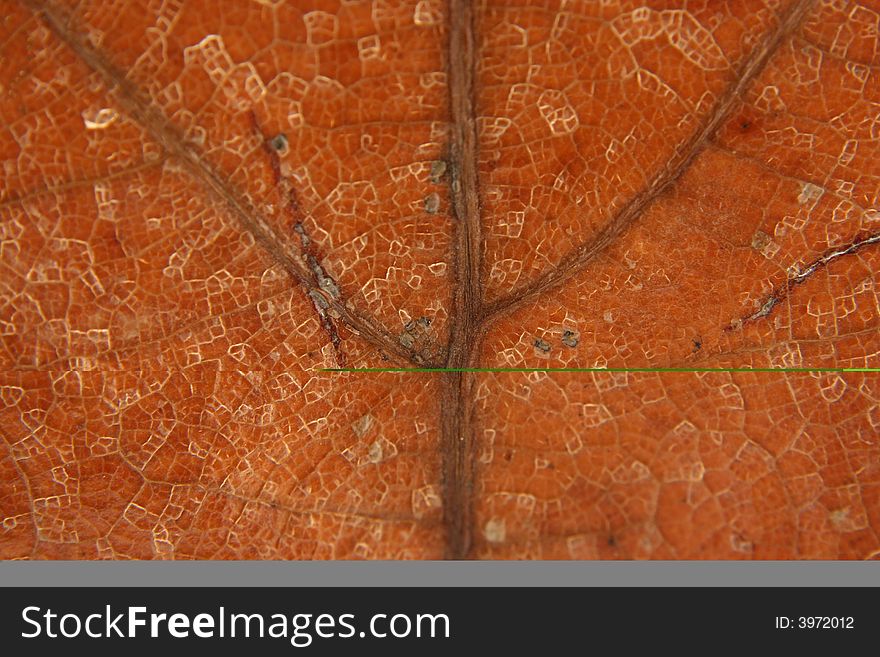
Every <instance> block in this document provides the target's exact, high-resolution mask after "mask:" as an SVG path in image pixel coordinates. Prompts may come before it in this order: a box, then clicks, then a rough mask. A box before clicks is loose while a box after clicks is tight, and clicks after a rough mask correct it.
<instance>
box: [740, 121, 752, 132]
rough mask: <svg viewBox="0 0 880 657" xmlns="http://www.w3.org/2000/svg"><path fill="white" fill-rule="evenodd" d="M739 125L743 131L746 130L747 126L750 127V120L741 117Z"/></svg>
mask: <svg viewBox="0 0 880 657" xmlns="http://www.w3.org/2000/svg"><path fill="white" fill-rule="evenodd" d="M739 127H740V129H741V130H742V131H743V132H746V131H747V130H748V129H749V128H751V127H752V122H751V121H749V120H748V119H743V120H742V121H740V122H739Z"/></svg>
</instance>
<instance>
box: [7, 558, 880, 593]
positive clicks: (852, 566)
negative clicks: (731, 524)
mask: <svg viewBox="0 0 880 657" xmlns="http://www.w3.org/2000/svg"><path fill="white" fill-rule="evenodd" d="M0 586H25V587H44V586H75V587H83V586H114V587H122V586H128V587H132V586H146V587H153V586H156V587H168V586H187V587H189V586H230V587H240V586H259V587H272V586H320V587H326V586H407V587H409V586H443V587H447V586H501V587H505V586H529V587H532V586H552V587H567V586H568V587H570V586H673V587H674V586H723V587H729V586H846V587H853V586H880V564H877V563H875V562H870V561H762V562H730V561H727V562H719V561H675V562H670V561H651V562H621V561H616V562H613V561H586V562H585V561H580V562H577V561H575V562H571V561H568V562H560V561H545V562H534V561H531V562H499V561H490V562H449V561H445V562H441V561H428V562H424V561H423V562H391V561H380V562H375V561H373V562H353V561H336V562H317V561H291V562H278V561H268V562H267V561H252V562H241V561H199V562H150V561H134V562H120V561H105V562H88V561H77V562H71V561H5V562H0Z"/></svg>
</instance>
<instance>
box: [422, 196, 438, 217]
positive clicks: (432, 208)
mask: <svg viewBox="0 0 880 657" xmlns="http://www.w3.org/2000/svg"><path fill="white" fill-rule="evenodd" d="M439 209H440V195H439V194H437V193H436V192H434V193H433V194H428V195H427V196H426V197H425V212H428V213H429V214H437V210H439Z"/></svg>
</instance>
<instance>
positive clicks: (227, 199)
mask: <svg viewBox="0 0 880 657" xmlns="http://www.w3.org/2000/svg"><path fill="white" fill-rule="evenodd" d="M22 2H23V3H24V4H25V6H27V7H28V8H29V9H31V11H33V12H34V13H35V14H37V15H38V16H39V17H41V18H42V20H43V22H44V23H45V24H46V26H47V27H48V28H49V29H50V30H51V31H52V32H53V34H55V36H56V37H58V39H60V40H61V42H63V43H64V44H65V45H67V46H68V47H69V48H70V49H71V50H72V51H73V52H74V53H75V54H76V55H77V57H79V59H80V60H81V61H82V62H84V63H85V64H86V65H87V66H88V67H89V68H90V69H91V70H93V71H95V72H96V73H98V74H99V75H100V76H101V78H102V79H103V81H104V83H105V84H106V85H107V87H108V89H110V90H111V92H113V93H114V98H115V100H116V101H117V102H118V103H119V105H120V107H121V108H122V109H123V110H124V111H125V113H126V114H128V116H129V117H130V118H131V119H132V120H133V121H135V122H136V123H138V124H139V125H140V126H141V127H143V128H144V129H145V130H146V131H147V132H148V133H149V135H150V136H151V137H152V138H153V139H155V140H156V141H157V142H158V143H159V145H160V146H162V148H163V149H164V150H165V152H166V153H168V154H169V155H171V156H172V157H174V158H175V159H176V160H177V161H179V162H180V163H181V164H183V165H184V166H185V168H186V169H187V171H189V173H190V174H191V175H192V176H193V177H194V178H195V179H196V180H198V181H200V182H201V183H202V184H203V185H204V186H205V187H206V188H207V189H208V190H209V191H210V192H211V193H212V195H213V196H214V197H215V198H216V199H217V200H219V201H220V202H222V203H223V204H224V205H226V206H227V207H228V208H229V209H230V210H231V211H232V214H233V216H234V217H235V218H236V219H237V220H238V222H239V224H240V225H241V226H242V228H243V229H244V230H245V231H246V232H248V233H250V234H251V235H252V236H253V238H254V240H255V241H256V242H257V244H259V245H260V246H261V247H262V248H264V249H265V250H266V251H267V252H268V253H269V255H271V256H272V258H274V260H275V261H276V262H277V263H278V264H279V265H281V266H282V267H283V268H284V270H285V271H286V272H287V273H288V275H289V276H290V277H291V278H292V279H293V280H295V281H296V282H297V283H299V284H300V285H301V286H302V287H303V288H304V289H305V291H306V293H307V294H308V295H309V296H310V298H312V299H314V295H319V296H320V297H321V298H323V299H325V301H326V303H327V312H328V313H329V312H331V311H332V313H333V314H335V315H337V316H338V317H339V319H340V320H341V321H343V322H344V323H345V324H347V325H348V326H349V328H350V329H351V330H352V331H353V332H355V333H357V334H358V335H360V336H361V337H362V338H363V339H365V340H366V341H367V342H369V343H371V344H373V345H375V346H376V347H378V348H379V349H380V350H382V351H383V352H384V353H387V354H388V355H391V356H396V357H397V358H398V359H400V360H402V361H405V362H409V363H412V364H414V365H417V364H419V363H418V361H416V360H414V359H413V355H412V354H411V353H410V352H409V351H408V350H406V349H405V348H404V347H403V346H402V345H401V344H400V343H399V342H398V341H397V340H396V339H395V338H394V337H393V336H391V335H389V334H388V333H387V331H385V330H384V328H382V327H381V326H379V325H378V324H377V323H376V322H374V321H372V320H370V319H368V318H366V317H363V316H362V315H360V314H359V313H356V312H354V311H353V310H351V309H349V308H347V307H346V305H345V303H344V302H343V300H341V299H334V298H332V297H331V295H329V294H327V293H326V292H325V291H324V290H323V289H322V287H321V285H320V281H318V280H317V279H316V277H315V274H314V272H313V271H312V270H311V269H310V268H309V266H308V264H307V263H306V262H304V260H303V258H302V257H301V254H300V253H298V252H296V250H295V249H294V248H292V247H291V245H290V243H289V242H288V241H286V240H284V239H282V238H281V237H280V236H279V235H278V234H277V233H276V232H275V231H274V230H273V228H272V227H271V225H270V223H269V221H268V219H267V218H266V217H265V215H264V214H263V212H262V211H261V210H260V209H259V208H257V207H255V206H254V205H253V204H252V203H250V202H249V201H248V200H247V199H246V198H245V197H244V196H243V195H242V194H240V193H239V192H238V191H237V190H235V189H234V188H232V187H231V186H230V185H229V184H228V183H225V182H224V181H223V180H222V178H221V177H220V175H219V174H218V172H217V171H215V170H214V169H213V168H212V167H211V166H210V165H209V164H208V163H207V162H205V161H204V160H203V159H202V158H201V156H200V154H199V152H198V150H197V149H195V148H193V146H192V145H191V144H190V143H189V142H187V140H186V139H185V137H184V136H183V135H182V134H181V132H180V130H179V129H178V128H177V127H176V126H175V125H174V124H172V123H171V122H170V121H169V120H168V118H167V117H166V116H165V115H164V114H163V113H162V112H161V111H159V110H158V109H156V108H155V107H154V106H153V105H152V104H151V103H150V101H149V100H148V99H146V98H144V97H143V96H142V95H141V94H140V92H139V91H138V89H137V88H136V87H135V86H134V85H133V84H132V83H131V82H130V81H129V80H128V79H127V78H126V76H125V74H124V73H123V72H122V71H120V70H119V69H118V68H117V67H116V66H114V65H113V64H112V63H111V62H110V61H109V60H108V59H107V58H106V57H105V56H104V55H103V54H102V53H101V52H100V51H98V50H97V49H96V48H94V47H93V46H92V45H90V44H89V43H88V42H87V41H86V39H84V38H83V37H82V35H81V34H80V33H79V32H78V31H77V30H75V29H72V28H71V20H70V17H69V16H67V15H66V14H65V13H64V11H62V10H60V9H58V8H56V7H54V6H52V5H51V4H50V3H41V2H37V1H36V0H22Z"/></svg>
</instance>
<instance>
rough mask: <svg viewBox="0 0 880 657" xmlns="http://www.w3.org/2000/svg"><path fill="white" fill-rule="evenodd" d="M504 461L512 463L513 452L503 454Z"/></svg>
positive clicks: (508, 451)
mask: <svg viewBox="0 0 880 657" xmlns="http://www.w3.org/2000/svg"><path fill="white" fill-rule="evenodd" d="M504 460H505V461H512V460H513V450H507V451H506V452H505V453H504Z"/></svg>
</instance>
